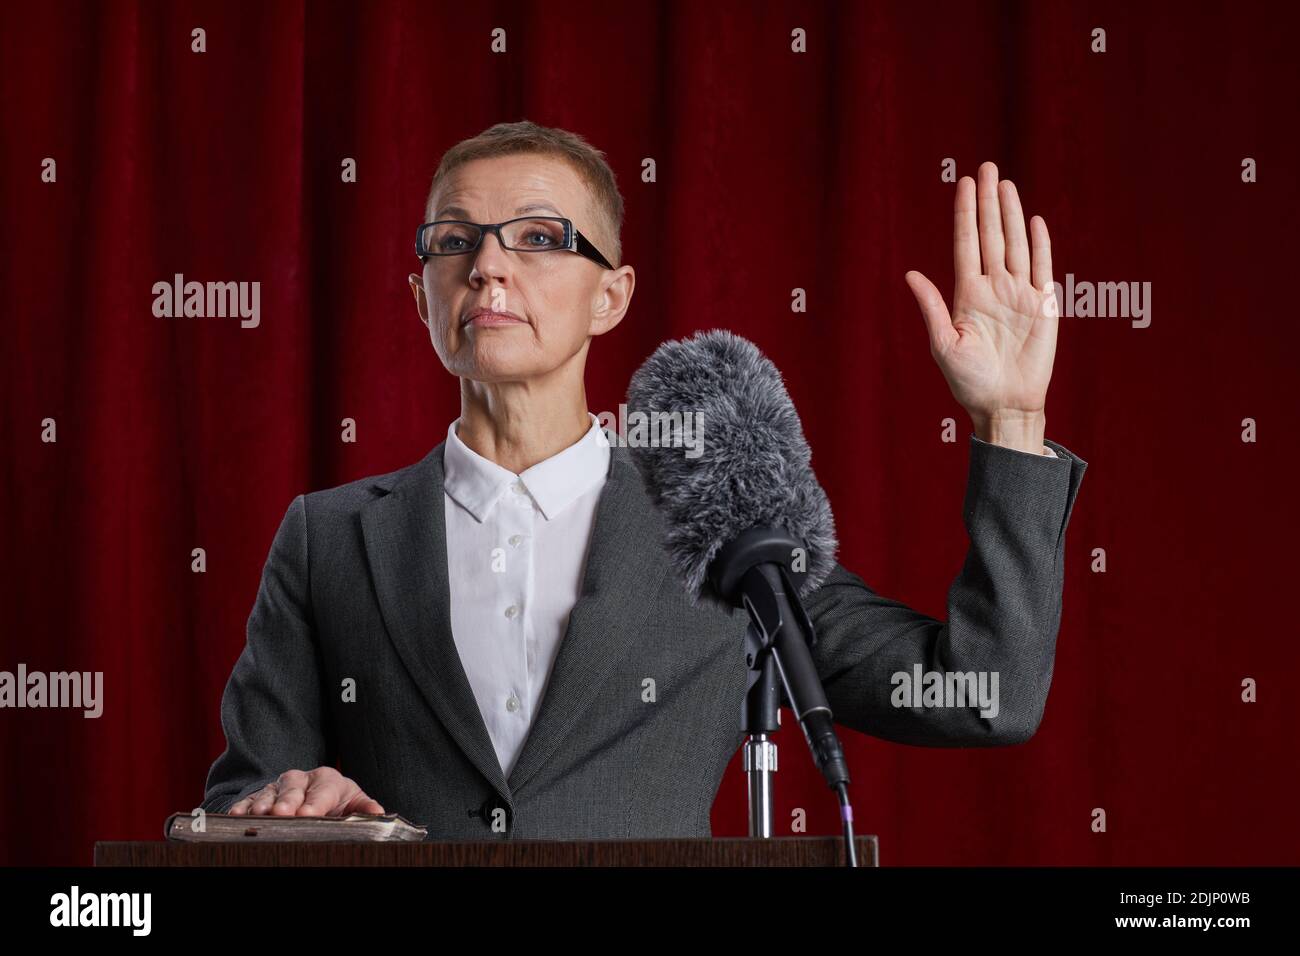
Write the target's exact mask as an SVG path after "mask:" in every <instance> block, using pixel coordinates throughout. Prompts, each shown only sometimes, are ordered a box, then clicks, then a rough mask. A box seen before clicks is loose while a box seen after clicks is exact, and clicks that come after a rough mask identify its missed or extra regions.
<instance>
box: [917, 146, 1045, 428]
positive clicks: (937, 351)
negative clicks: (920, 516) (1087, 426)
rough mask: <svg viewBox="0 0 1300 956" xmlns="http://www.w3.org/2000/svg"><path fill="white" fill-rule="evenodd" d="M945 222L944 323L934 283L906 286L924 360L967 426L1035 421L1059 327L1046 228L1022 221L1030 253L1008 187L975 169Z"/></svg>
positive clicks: (993, 173) (994, 172) (1038, 220)
mask: <svg viewBox="0 0 1300 956" xmlns="http://www.w3.org/2000/svg"><path fill="white" fill-rule="evenodd" d="M977 213H978V216H977ZM953 219H954V222H953V264H954V269H955V273H956V288H955V290H954V292H953V312H952V314H951V315H950V314H949V312H948V308H947V306H946V305H945V303H944V300H943V296H942V295H941V294H940V293H939V290H938V289H937V288H935V285H934V283H933V282H931V281H930V280H929V279H927V278H926V277H925V276H923V275H922V274H921V273H919V272H909V273H907V277H906V278H907V284H908V286H909V287H910V288H911V290H912V294H913V295H915V296H916V301H917V304H918V305H919V306H920V307H921V314H922V315H923V316H924V318H925V324H926V327H927V329H928V330H929V335H930V353H931V354H932V355H933V356H934V359H935V361H936V362H937V363H938V364H939V368H940V369H941V370H942V371H943V374H944V378H946V379H947V380H948V386H949V387H950V388H951V389H952V394H953V397H954V398H955V399H956V400H957V401H958V402H959V403H960V404H961V405H962V407H963V408H965V409H966V411H967V412H969V413H970V415H971V417H972V418H973V419H975V420H977V421H978V420H981V419H988V418H990V417H993V416H1031V415H1039V414H1041V413H1042V410H1043V408H1044V406H1045V404H1046V402H1047V384H1048V382H1049V381H1050V380H1051V377H1052V361H1053V358H1054V356H1055V354H1056V330H1057V324H1058V317H1057V308H1056V298H1055V296H1054V294H1053V291H1052V252H1051V244H1050V241H1049V238H1048V235H1047V224H1046V223H1045V222H1044V221H1043V219H1042V217H1041V216H1035V217H1033V219H1032V220H1031V221H1030V228H1031V232H1032V250H1031V246H1030V239H1029V237H1027V236H1026V233H1025V218H1024V213H1023V211H1022V210H1021V208H1020V197H1019V195H1018V194H1017V192H1016V187H1015V184H1013V183H1012V182H1011V181H1010V180H1003V181H1002V182H1001V183H999V182H998V169H997V167H996V166H995V165H993V164H992V163H985V164H984V165H983V166H981V167H980V169H979V184H978V187H977V186H976V183H975V181H974V180H972V179H971V178H970V177H969V176H964V177H962V179H961V180H960V181H959V182H958V183H957V198H956V201H955V204H954V217H953ZM1031 251H1032V256H1031ZM981 257H982V259H983V268H981V266H980V263H981Z"/></svg>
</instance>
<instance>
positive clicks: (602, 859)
mask: <svg viewBox="0 0 1300 956" xmlns="http://www.w3.org/2000/svg"><path fill="white" fill-rule="evenodd" d="M854 845H855V847H856V848H857V855H858V865H859V866H876V865H878V862H879V859H878V851H877V840H876V837H874V836H858V837H855V839H854ZM843 865H844V840H843V838H842V837H838V836H814V837H777V838H773V839H768V840H763V839H754V838H750V837H718V838H714V839H707V838H704V839H671V840H460V841H447V842H432V841H431V842H426V843H274V842H266V843H257V842H252V841H250V842H237V843H188V842H166V841H161V840H156V841H142V842H101V843H96V844H95V866H401V867H421V866H426V867H427V866H449V867H456V866H483V867H496V866H637V867H645V866H693V867H699V866H746V867H748V866H843Z"/></svg>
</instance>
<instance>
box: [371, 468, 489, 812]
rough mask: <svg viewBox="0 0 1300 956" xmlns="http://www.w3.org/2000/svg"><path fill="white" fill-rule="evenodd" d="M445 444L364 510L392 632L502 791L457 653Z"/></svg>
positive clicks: (450, 726) (450, 724)
mask: <svg viewBox="0 0 1300 956" xmlns="http://www.w3.org/2000/svg"><path fill="white" fill-rule="evenodd" d="M445 444H446V443H445V442H442V443H439V445H438V446H437V447H436V448H434V449H433V451H431V452H429V454H428V455H426V456H425V457H424V458H423V459H421V460H420V461H418V462H416V464H415V465H413V466H412V467H411V468H410V469H408V470H406V471H405V472H404V473H402V474H401V476H400V477H399V478H398V479H397V481H396V483H395V484H394V485H393V487H392V491H391V492H390V493H389V494H388V495H386V496H384V497H383V498H379V499H377V500H375V501H372V502H371V503H370V504H368V505H366V506H365V507H364V508H362V510H361V526H362V529H363V533H364V535H365V542H366V554H367V556H368V557H369V560H370V568H371V572H372V574H373V576H374V581H375V591H376V593H377V594H378V597H379V606H380V610H381V611H382V613H383V616H384V622H385V623H386V624H387V625H388V633H389V635H390V636H391V638H392V641H393V644H394V645H396V647H397V653H398V654H399V655H400V656H401V658H402V661H403V663H404V664H405V665H406V668H407V670H408V671H410V673H411V676H412V678H414V680H415V683H416V685H417V686H418V687H419V688H420V692H421V693H422V694H423V695H424V698H425V700H426V701H428V703H429V706H430V707H432V708H433V711H434V713H435V714H437V716H438V719H439V720H441V721H442V724H443V726H444V727H446V728H447V732H448V733H450V734H451V736H452V739H454V740H455V741H456V743H457V744H458V745H459V746H460V749H461V750H463V751H464V752H465V756H466V757H468V758H469V759H470V760H471V761H472V762H473V764H474V766H475V767H477V768H478V770H479V772H480V773H482V774H483V776H484V777H485V778H486V779H487V780H488V781H489V782H490V783H491V784H492V786H494V787H495V788H496V789H497V792H498V793H500V794H501V796H502V797H506V798H508V797H509V790H508V788H507V786H506V781H505V775H504V774H503V773H502V772H501V763H500V761H499V760H498V759H497V754H496V749H495V748H494V747H493V746H492V738H491V737H490V736H489V735H488V731H487V726H486V725H485V724H484V723H483V716H482V714H481V713H480V712H479V708H478V701H477V700H475V698H474V691H473V689H472V688H471V687H470V684H469V678H468V677H466V676H465V668H464V667H463V666H462V664H461V662H460V655H459V653H457V651H456V642H455V640H454V639H453V638H452V633H451V602H450V599H449V597H448V583H447V582H448V577H447V529H446V518H445V514H444V501H445V498H444V496H443V469H442V452H443V446H444V445H445Z"/></svg>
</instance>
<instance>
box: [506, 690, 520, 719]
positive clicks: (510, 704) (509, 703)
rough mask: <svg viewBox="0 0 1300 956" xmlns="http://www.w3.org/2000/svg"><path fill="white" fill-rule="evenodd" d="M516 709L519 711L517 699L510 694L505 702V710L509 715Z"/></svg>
mask: <svg viewBox="0 0 1300 956" xmlns="http://www.w3.org/2000/svg"><path fill="white" fill-rule="evenodd" d="M518 709H519V698H518V697H516V696H515V695H514V694H511V695H510V697H509V698H508V699H507V700H506V710H508V711H510V713H512V714H513V713H514V712H515V711H516V710H518Z"/></svg>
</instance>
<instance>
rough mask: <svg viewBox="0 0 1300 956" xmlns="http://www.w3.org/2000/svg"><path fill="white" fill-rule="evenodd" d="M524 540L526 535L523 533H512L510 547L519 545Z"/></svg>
mask: <svg viewBox="0 0 1300 956" xmlns="http://www.w3.org/2000/svg"><path fill="white" fill-rule="evenodd" d="M523 540H524V536H523V535H522V534H512V535H511V536H510V547H512V548H517V547H519V545H520V544H522V543H523Z"/></svg>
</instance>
